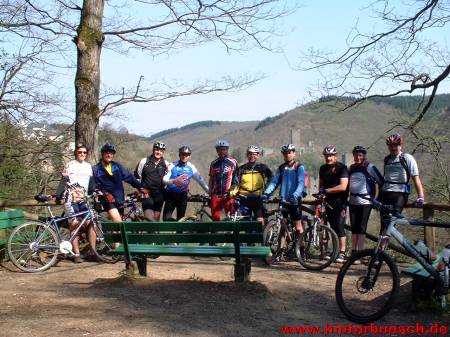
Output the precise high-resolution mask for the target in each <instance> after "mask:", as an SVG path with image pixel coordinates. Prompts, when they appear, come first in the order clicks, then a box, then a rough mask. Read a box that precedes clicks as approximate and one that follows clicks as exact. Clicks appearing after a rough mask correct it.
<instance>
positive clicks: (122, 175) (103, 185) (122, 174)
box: [92, 161, 142, 203]
mask: <svg viewBox="0 0 450 337" xmlns="http://www.w3.org/2000/svg"><path fill="white" fill-rule="evenodd" d="M111 168H112V175H110V174H109V173H108V172H107V171H106V170H105V167H104V166H103V163H102V162H99V163H98V164H96V165H94V167H93V168H92V171H93V175H94V179H95V183H96V184H97V188H98V189H99V190H101V191H102V192H104V193H105V192H107V193H111V194H112V195H113V196H114V199H115V201H116V202H118V203H121V202H123V201H124V199H125V192H124V189H123V183H122V182H123V181H125V182H127V183H128V184H130V185H131V186H133V187H134V188H141V187H142V186H141V183H140V182H139V181H138V180H137V179H136V178H135V177H133V175H132V174H131V173H130V171H128V170H127V169H126V168H125V167H123V166H122V165H121V164H119V163H116V162H114V161H113V162H111Z"/></svg>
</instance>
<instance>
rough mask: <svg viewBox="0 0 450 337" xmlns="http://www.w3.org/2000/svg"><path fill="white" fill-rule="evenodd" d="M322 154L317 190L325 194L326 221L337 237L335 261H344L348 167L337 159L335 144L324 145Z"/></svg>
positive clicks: (327, 256)
mask: <svg viewBox="0 0 450 337" xmlns="http://www.w3.org/2000/svg"><path fill="white" fill-rule="evenodd" d="M322 154H323V157H324V160H325V164H323V165H322V166H321V167H320V169H319V192H320V193H324V194H325V196H326V200H327V203H328V204H329V206H327V208H326V213H327V218H328V222H329V223H330V226H331V228H332V229H333V230H334V231H335V232H336V234H337V236H338V238H339V243H340V248H341V251H340V252H339V254H338V256H337V258H336V262H339V263H344V262H345V259H346V256H345V249H346V242H345V239H346V236H345V230H344V223H345V218H346V217H347V212H346V207H347V197H348V190H347V188H348V169H347V166H345V165H344V164H343V163H340V162H338V161H337V158H336V154H337V151H336V146H334V145H327V146H325V148H324V149H323V152H322ZM330 207H331V208H330ZM325 258H328V259H329V258H330V256H329V255H328V254H326V255H325Z"/></svg>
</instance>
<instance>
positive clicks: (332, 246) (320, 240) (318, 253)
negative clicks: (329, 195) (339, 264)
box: [295, 193, 339, 270]
mask: <svg viewBox="0 0 450 337" xmlns="http://www.w3.org/2000/svg"><path fill="white" fill-rule="evenodd" d="M313 197H314V198H316V200H318V201H319V204H318V205H316V209H315V213H314V217H313V219H312V221H311V220H310V219H308V220H309V221H304V223H303V226H304V231H303V233H302V234H300V236H299V238H298V240H297V241H296V243H295V254H296V256H297V259H298V262H299V263H300V264H301V265H302V266H303V267H304V268H306V269H310V270H322V269H324V268H326V267H328V266H329V265H330V264H331V263H332V262H333V261H334V260H335V259H336V257H337V254H338V253H339V239H338V236H337V234H336V233H335V231H334V230H333V229H332V228H331V227H330V225H329V224H328V222H327V215H326V207H330V206H329V205H328V204H327V202H326V200H325V195H324V194H320V193H316V194H313Z"/></svg>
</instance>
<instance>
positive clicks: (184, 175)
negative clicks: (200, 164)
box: [163, 161, 208, 193]
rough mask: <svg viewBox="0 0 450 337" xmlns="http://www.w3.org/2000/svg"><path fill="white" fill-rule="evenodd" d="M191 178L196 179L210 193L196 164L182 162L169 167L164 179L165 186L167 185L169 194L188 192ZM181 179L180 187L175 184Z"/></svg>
mask: <svg viewBox="0 0 450 337" xmlns="http://www.w3.org/2000/svg"><path fill="white" fill-rule="evenodd" d="M191 178H194V180H196V181H197V182H198V183H199V184H200V186H201V187H202V188H203V189H204V190H205V192H206V193H208V184H207V183H206V181H205V180H204V179H203V177H202V176H201V175H200V173H199V172H198V170H197V168H196V167H195V166H194V164H192V163H190V162H187V163H183V162H181V161H178V162H173V163H171V164H170V165H169V166H168V167H167V173H166V175H165V176H164V177H163V182H164V184H166V185H167V191H168V192H177V193H182V192H188V191H189V185H190V181H191ZM177 179H179V181H180V186H178V185H176V184H175V181H176V180H177Z"/></svg>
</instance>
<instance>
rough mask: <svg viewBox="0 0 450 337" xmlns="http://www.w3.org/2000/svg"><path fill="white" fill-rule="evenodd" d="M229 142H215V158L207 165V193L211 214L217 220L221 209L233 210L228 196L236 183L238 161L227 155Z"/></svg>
mask: <svg viewBox="0 0 450 337" xmlns="http://www.w3.org/2000/svg"><path fill="white" fill-rule="evenodd" d="M229 148H230V144H229V143H228V142H227V141H226V140H218V141H217V142H216V152H217V156H218V157H217V159H215V160H213V161H212V162H211V165H210V167H209V182H208V187H209V194H210V196H211V214H212V218H213V220H214V221H219V220H220V218H221V216H222V209H225V210H226V211H228V212H234V210H235V209H234V201H233V199H231V198H230V197H229V195H228V194H229V192H230V190H232V187H234V186H235V185H237V183H238V182H237V174H238V162H237V160H236V159H234V158H232V157H230V156H229V155H228V150H229Z"/></svg>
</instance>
